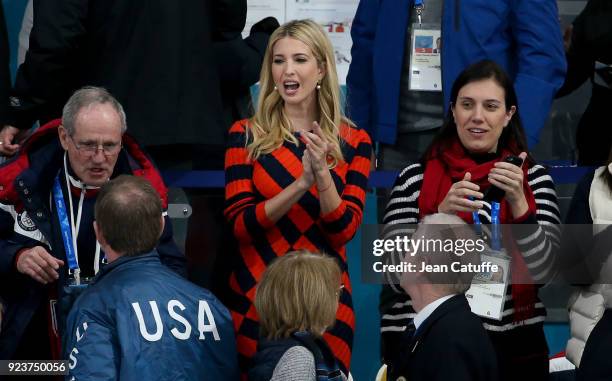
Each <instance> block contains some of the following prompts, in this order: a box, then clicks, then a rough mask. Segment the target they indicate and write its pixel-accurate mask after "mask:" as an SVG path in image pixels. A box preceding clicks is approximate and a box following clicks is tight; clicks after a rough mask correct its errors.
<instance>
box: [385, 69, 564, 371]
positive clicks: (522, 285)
mask: <svg viewBox="0 0 612 381" xmlns="http://www.w3.org/2000/svg"><path fill="white" fill-rule="evenodd" d="M517 104H518V102H517V99H516V94H515V92H514V88H513V86H512V82H511V81H510V79H509V78H508V76H507V75H506V74H505V73H504V72H503V70H502V69H501V68H500V67H499V66H498V65H497V64H496V63H494V62H492V61H481V62H478V63H476V64H474V65H472V66H470V67H468V68H467V69H465V70H464V71H463V72H462V73H461V74H460V75H459V77H458V78H457V80H456V81H455V83H454V85H453V88H452V90H451V105H450V110H449V114H448V117H447V121H446V123H445V125H444V127H443V128H442V130H441V131H440V133H439V135H438V136H437V137H436V138H435V139H434V141H433V142H432V144H431V145H430V146H429V148H428V149H427V151H426V153H425V154H424V155H423V158H422V159H421V162H419V163H415V164H412V165H409V166H408V167H406V168H405V169H404V170H403V171H402V172H401V173H400V175H399V176H398V178H397V179H396V181H395V185H394V187H393V189H392V191H391V196H390V200H389V203H388V205H387V209H386V211H385V216H384V219H383V223H384V224H386V233H387V234H392V233H393V230H394V229H402V228H400V227H399V226H395V227H394V225H396V224H416V223H418V222H419V221H420V220H421V219H422V218H423V217H424V216H426V215H429V214H433V213H437V212H443V213H450V214H456V215H458V216H459V217H461V218H462V219H463V220H465V221H466V222H468V223H473V222H474V220H473V218H474V217H473V216H474V215H475V214H477V215H478V219H479V220H480V221H481V222H482V223H483V224H488V223H490V222H491V204H492V201H493V200H491V199H490V197H489V195H490V194H492V192H489V193H487V191H488V190H489V188H491V186H492V185H494V186H496V187H497V188H499V189H501V190H502V191H503V193H504V196H503V198H501V200H499V202H500V213H499V223H500V224H513V225H514V226H519V225H520V226H521V227H524V228H520V229H512V238H509V237H510V234H505V235H504V243H505V247H506V248H507V249H508V255H510V256H511V258H512V259H511V274H512V275H511V282H510V284H509V286H508V288H507V292H506V296H505V300H504V308H503V313H502V319H501V320H494V319H488V318H483V319H482V320H483V325H484V327H485V328H486V329H487V331H488V332H489V334H490V337H491V340H492V342H493V345H494V347H495V349H496V351H497V357H498V362H499V368H500V376H501V379H503V380H512V379H517V378H519V377H523V378H525V377H527V378H528V379H534V380H535V379H547V377H548V346H547V344H546V339H545V337H544V329H543V322H544V318H545V316H546V310H545V308H544V305H543V304H542V302H541V301H540V300H539V299H538V296H537V291H538V288H539V287H540V286H541V285H542V284H544V283H546V282H547V281H548V280H549V279H550V278H551V277H552V276H553V275H554V272H555V271H554V268H553V265H554V252H555V249H556V248H557V247H558V245H559V229H558V224H559V223H560V214H559V208H558V206H557V196H556V193H555V188H554V184H553V182H552V179H551V177H550V175H549V174H548V172H547V170H546V169H545V168H544V167H543V166H541V165H538V164H536V163H535V162H534V160H533V159H532V158H531V157H530V156H529V154H528V152H527V144H526V140H525V133H524V131H523V128H522V126H521V122H520V118H519V115H518V110H517V106H516V105H517ZM508 156H518V157H520V158H521V159H522V160H523V164H522V165H520V166H519V165H515V164H511V163H509V162H506V161H505V160H504V159H506V158H507V157H508ZM403 229H404V231H405V226H404V227H403ZM380 309H381V316H382V321H381V332H382V338H383V357H387V356H390V355H391V354H392V353H393V352H394V349H395V348H396V347H395V343H397V340H399V335H398V332H399V333H401V332H402V331H403V328H404V327H405V326H407V325H408V324H409V323H410V321H411V320H412V318H413V317H414V315H415V312H414V309H413V308H412V304H411V301H410V300H409V298H408V296H407V295H405V294H403V293H402V292H401V290H400V289H399V288H398V287H396V286H395V285H393V284H391V285H389V286H385V288H384V289H383V292H382V295H381V304H380Z"/></svg>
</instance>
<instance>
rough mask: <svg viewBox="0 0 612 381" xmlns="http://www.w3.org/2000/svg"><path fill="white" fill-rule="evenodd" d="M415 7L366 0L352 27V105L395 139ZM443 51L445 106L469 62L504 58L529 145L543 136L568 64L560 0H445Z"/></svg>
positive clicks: (404, 1) (402, 1) (372, 128)
mask: <svg viewBox="0 0 612 381" xmlns="http://www.w3.org/2000/svg"><path fill="white" fill-rule="evenodd" d="M424 3H425V7H427V1H426V0H425V1H424ZM412 7H413V0H386V1H385V0H361V1H360V2H359V7H358V8H357V14H356V15H355V19H354V20H353V25H352V29H351V36H352V38H353V47H352V50H351V55H352V62H351V66H350V68H349V73H348V77H347V87H348V106H347V112H348V114H349V116H350V117H351V119H352V120H353V121H354V122H355V123H356V124H357V125H358V126H359V127H362V128H365V129H366V130H367V131H368V133H369V134H370V136H372V137H373V140H376V141H380V142H383V143H389V144H393V143H395V139H396V135H397V114H398V104H399V94H400V76H401V71H402V62H403V59H404V46H405V43H404V39H405V37H406V28H407V26H408V20H409V18H410V10H411V9H412ZM412 22H414V21H412ZM441 57H442V83H443V91H444V104H445V105H446V106H448V104H449V99H450V90H451V87H452V84H453V82H454V81H455V79H456V78H457V76H458V75H459V74H460V73H461V71H462V70H463V69H464V68H466V67H467V66H468V65H470V64H472V63H474V62H477V61H480V60H483V59H491V60H494V61H496V62H497V63H498V64H500V65H501V66H502V67H503V68H504V69H505V70H506V71H507V72H508V74H509V75H510V76H511V78H513V79H514V87H515V90H516V92H517V96H518V99H519V105H518V106H519V107H518V109H519V111H520V114H521V116H522V121H523V125H524V127H525V131H526V134H527V139H528V143H529V146H530V147H533V145H535V144H536V143H537V141H538V135H539V132H540V130H541V129H542V127H544V123H545V122H546V119H547V118H548V113H549V111H550V106H551V104H552V100H553V98H554V95H555V93H556V91H557V89H559V88H560V87H561V85H562V84H563V81H564V78H565V71H566V61H565V53H564V50H563V41H562V38H561V30H560V26H559V22H558V11H557V3H556V1H555V0H488V1H485V0H445V1H444V8H443V13H442V56H441Z"/></svg>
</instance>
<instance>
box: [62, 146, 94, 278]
mask: <svg viewBox="0 0 612 381" xmlns="http://www.w3.org/2000/svg"><path fill="white" fill-rule="evenodd" d="M64 175H65V178H66V189H67V190H68V200H69V201H70V213H71V214H72V213H73V205H72V193H70V183H71V182H72V178H70V176H69V175H68V165H67V163H66V154H65V153H64ZM87 188H89V187H87V186H85V189H87ZM53 199H54V200H55V207H56V209H57V216H58V219H59V222H60V228H61V231H62V240H63V241H64V248H65V250H66V258H67V260H68V268H69V271H68V273H69V274H72V275H74V281H75V284H77V285H79V284H81V268H80V267H79V253H78V247H77V238H78V236H79V230H80V229H79V228H80V225H81V213H82V211H83V200H84V199H85V193H84V189H81V197H80V199H79V206H78V210H77V217H76V223H75V224H73V223H71V222H70V221H71V220H69V219H68V213H67V212H66V203H65V201H64V195H63V193H62V188H61V186H60V182H59V174H58V175H57V176H56V177H55V181H54V184H53ZM71 217H72V215H71ZM102 262H103V263H105V258H104V259H103V260H102ZM99 270H100V243H99V242H98V241H96V252H95V256H94V273H95V274H97V273H98V271H99Z"/></svg>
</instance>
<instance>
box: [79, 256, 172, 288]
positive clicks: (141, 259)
mask: <svg viewBox="0 0 612 381" xmlns="http://www.w3.org/2000/svg"><path fill="white" fill-rule="evenodd" d="M153 263H157V264H161V260H160V259H159V253H158V252H157V250H155V249H153V251H150V252H148V253H144V254H138V255H131V256H126V255H123V256H121V257H119V258H117V259H115V260H114V261H112V262H111V263H109V264H107V265H104V266H103V267H102V268H101V269H100V272H99V273H98V275H96V276H95V278H94V279H93V280H92V281H91V284H95V283H98V282H99V281H100V279H102V278H104V276H106V275H107V274H108V273H110V272H111V271H113V270H115V269H117V268H118V267H123V268H125V267H129V266H143V265H146V264H153Z"/></svg>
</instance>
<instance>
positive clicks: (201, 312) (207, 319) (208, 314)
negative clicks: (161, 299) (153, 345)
mask: <svg viewBox="0 0 612 381" xmlns="http://www.w3.org/2000/svg"><path fill="white" fill-rule="evenodd" d="M149 306H150V311H151V313H152V314H153V320H154V321H155V330H154V332H153V333H150V332H149V330H148V328H147V324H146V323H145V319H144V315H143V313H142V309H141V307H140V303H139V302H134V303H132V308H133V309H134V312H135V313H136V319H137V320H138V326H139V328H140V334H141V335H142V337H143V338H144V339H145V340H147V341H152V342H154V341H158V340H160V339H161V338H162V336H163V334H164V325H163V324H162V317H161V315H160V313H159V307H158V305H157V302H156V301H154V300H150V301H149ZM167 310H168V316H169V317H170V318H171V319H172V320H173V321H174V322H176V323H173V324H172V325H174V327H173V328H172V329H170V333H171V334H172V336H174V337H175V338H176V339H178V340H188V339H189V338H190V337H191V331H192V326H191V324H190V323H189V320H187V319H186V318H185V317H184V316H183V315H181V314H180V313H179V312H185V311H186V310H187V308H186V307H185V305H183V303H181V302H180V301H178V300H174V299H173V300H170V301H169V302H168V305H167ZM197 324H198V332H199V337H198V339H199V340H205V339H206V337H205V333H207V332H210V333H212V336H213V339H214V340H215V341H220V340H221V336H220V335H219V331H218V330H217V325H216V324H215V318H214V317H213V313H212V310H211V309H210V306H209V305H208V302H206V301H205V300H200V301H199V303H198V320H197Z"/></svg>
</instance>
